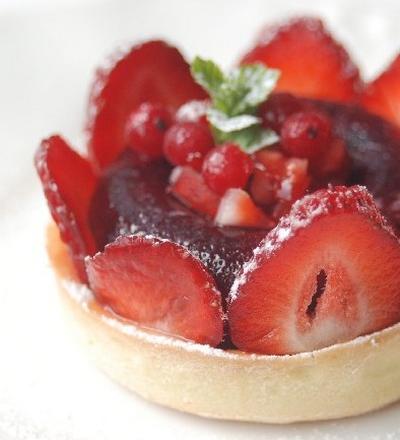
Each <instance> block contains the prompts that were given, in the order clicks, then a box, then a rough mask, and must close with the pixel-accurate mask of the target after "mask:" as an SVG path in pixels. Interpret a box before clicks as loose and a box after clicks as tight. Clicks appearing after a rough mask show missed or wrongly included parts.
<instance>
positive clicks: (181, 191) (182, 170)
mask: <svg viewBox="0 0 400 440" xmlns="http://www.w3.org/2000/svg"><path fill="white" fill-rule="evenodd" d="M169 191H170V192H171V193H172V194H173V195H174V196H175V197H176V198H177V199H179V200H180V201H181V202H182V203H183V204H184V205H186V206H187V207H188V208H191V209H193V210H194V211H197V212H201V213H202V214H206V215H208V216H210V217H214V216H215V214H216V213H217V209H218V206H219V202H220V197H219V195H218V194H216V193H215V192H214V191H213V190H211V189H210V188H209V187H208V185H207V184H206V183H205V182H204V179H203V176H202V175H201V174H200V173H198V172H197V171H195V170H194V169H193V168H191V167H189V166H183V167H175V168H174V169H173V170H172V173H171V176H170V186H169Z"/></svg>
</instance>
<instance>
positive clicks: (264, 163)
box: [254, 149, 286, 176]
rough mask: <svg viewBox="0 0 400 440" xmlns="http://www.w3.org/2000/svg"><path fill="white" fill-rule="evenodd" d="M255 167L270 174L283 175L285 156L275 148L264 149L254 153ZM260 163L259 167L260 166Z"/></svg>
mask: <svg viewBox="0 0 400 440" xmlns="http://www.w3.org/2000/svg"><path fill="white" fill-rule="evenodd" d="M254 160H255V162H256V168H258V169H261V170H262V171H268V172H269V173H271V174H276V175H278V176H283V175H284V174H285V170H286V157H285V156H284V155H283V154H282V153H281V152H280V151H276V150H269V149H264V150H261V151H258V152H257V153H255V155H254ZM260 165H261V167H260Z"/></svg>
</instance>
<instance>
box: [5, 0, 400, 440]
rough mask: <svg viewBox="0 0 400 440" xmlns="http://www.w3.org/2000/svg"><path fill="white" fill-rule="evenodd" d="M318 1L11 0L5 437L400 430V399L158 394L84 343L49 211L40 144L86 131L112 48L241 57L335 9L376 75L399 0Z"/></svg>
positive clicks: (385, 58)
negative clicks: (308, 412) (261, 413)
mask: <svg viewBox="0 0 400 440" xmlns="http://www.w3.org/2000/svg"><path fill="white" fill-rule="evenodd" d="M309 3H310V5H308V6H299V2H298V1H295V0H292V1H289V0H270V1H268V2H265V1H264V0H247V1H246V2H240V1H232V0H219V1H218V2H214V1H211V0H206V1H203V2H197V1H195V0H190V1H186V2H182V1H180V0H169V1H168V2H165V1H163V0H147V1H146V2H140V1H132V2H128V1H111V0H110V1H94V0H85V1H81V2H78V1H72V2H67V1H66V0H61V1H60V0H59V1H56V2H54V1H53V2H50V1H46V0H39V1H38V0H37V1H33V0H25V1H22V0H18V1H11V0H6V1H2V2H0V29H1V39H0V57H1V60H2V63H1V64H2V65H1V69H0V96H1V100H0V133H1V134H0V136H1V149H2V153H1V155H0V243H1V251H2V252H0V267H1V270H0V273H1V288H0V439H1V440H3V439H4V440H36V439H40V440H50V439H55V438H57V439H59V440H64V439H65V440H92V439H96V440H113V439H116V438H117V439H119V440H125V439H126V440H128V439H129V440H130V439H132V438H135V439H138V440H141V439H148V438H163V439H164V440H169V439H174V440H175V439H176V438H190V439H193V440H200V439H201V440H203V439H204V440H206V439H207V440H210V439H238V440H241V439H243V440H244V439H246V440H247V439H250V440H253V439H254V440H257V439H263V440H268V439H274V440H277V439H279V440H289V439H296V440H314V439H315V440H316V439H323V440H338V439H365V440H393V439H398V438H400V422H399V420H400V404H396V405H392V406H390V407H389V408H386V409H384V410H381V411H378V412H375V413H372V414H369V415H366V416H362V417H356V418H352V419H348V420H340V421H332V422H323V423H306V424H296V425H290V426H271V425H259V424H246V423H235V422H224V421H216V420H206V419H202V418H200V417H195V416H190V415H187V414H182V413H179V412H176V411H173V410H169V409H165V408H161V407H159V406H157V405H154V404H151V403H148V402H146V401H144V400H143V399H141V398H139V397H137V396H135V395H134V394H131V393H129V392H127V391H125V390H123V389H121V388H120V387H118V386H117V385H115V384H114V383H113V382H111V381H110V380H109V379H108V378H107V377H105V376H104V375H103V374H101V373H100V372H98V371H97V370H96V368H95V367H94V366H93V365H92V364H91V363H90V362H89V360H87V357H86V356H85V354H84V353H82V352H80V351H79V349H77V346H76V345H75V343H74V340H73V338H72V337H71V335H70V332H69V329H68V327H67V326H66V325H65V323H64V322H63V320H62V313H61V310H60V304H59V301H58V296H57V293H56V284H55V281H54V278H53V274H52V272H51V270H50V267H49V264H48V262H47V258H46V253H45V248H44V237H45V225H46V224H47V222H48V212H47V207H46V206H45V203H44V198H43V196H42V193H41V189H40V187H39V182H38V179H37V178H36V176H35V174H34V170H33V164H32V156H33V151H34V149H35V148H36V145H37V143H38V141H39V140H40V139H41V138H42V137H44V136H46V135H48V134H51V133H53V132H56V131H59V132H62V133H63V134H64V135H65V136H66V137H67V138H68V139H70V140H71V142H72V143H74V144H75V145H78V146H82V145H83V139H82V137H81V131H82V130H81V129H82V125H83V122H82V121H84V116H85V102H86V97H87V93H88V87H89V83H90V81H91V77H92V73H93V70H94V68H95V66H97V65H98V64H99V61H100V62H101V60H102V59H104V57H105V56H106V55H107V54H109V53H110V52H112V51H113V50H114V48H115V47H118V46H119V45H121V46H124V45H125V44H127V43H129V42H131V41H136V40H143V39H146V38H150V37H155V36H156V37H163V38H166V39H168V40H170V41H171V42H173V43H176V44H177V45H178V46H180V47H182V49H183V50H184V51H185V52H186V54H187V55H188V56H193V55H195V54H200V55H202V56H206V57H210V58H213V59H217V60H220V61H221V62H222V63H223V64H224V65H225V66H229V64H231V63H232V62H233V61H234V60H235V59H237V57H238V56H239V55H240V53H241V52H243V51H244V50H245V49H246V47H247V46H248V45H249V44H251V40H252V38H253V37H254V34H255V33H256V32H257V30H258V29H259V27H260V26H261V25H262V24H263V23H264V22H267V21H273V20H274V19H276V18H281V17H285V16H287V15H288V14H291V15H293V14H297V15H299V14H303V13H305V12H311V13H314V14H316V15H320V16H322V17H323V18H325V19H326V21H327V23H328V25H329V26H330V28H331V29H332V30H333V32H334V33H335V34H336V35H337V36H338V38H340V39H342V40H343V41H344V43H345V44H346V45H347V47H348V48H349V50H350V52H351V53H352V54H353V56H354V59H355V60H356V62H358V63H359V64H360V66H361V68H362V70H363V71H364V72H365V74H366V76H367V77H371V76H372V75H374V73H376V72H377V71H378V70H379V69H380V68H382V67H383V66H384V65H385V64H386V63H387V62H389V60H390V59H391V58H392V57H393V56H394V54H395V52H396V50H399V49H400V47H399V46H398V42H399V41H400V27H399V26H398V23H397V22H398V20H397V17H398V16H399V15H400V3H398V2H397V1H396V0H393V1H389V0H386V1H385V0H381V1H380V2H376V1H373V0H364V1H361V0H359V1H357V0H354V1H349V0H335V1H333V0H332V1H320V2H309ZM299 8H300V9H299ZM183 18H184V19H183ZM205 26H206V28H205Z"/></svg>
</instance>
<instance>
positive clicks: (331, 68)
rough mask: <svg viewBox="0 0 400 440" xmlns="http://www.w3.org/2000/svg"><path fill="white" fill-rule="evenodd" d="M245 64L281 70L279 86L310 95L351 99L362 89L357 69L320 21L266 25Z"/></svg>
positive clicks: (311, 19)
mask: <svg viewBox="0 0 400 440" xmlns="http://www.w3.org/2000/svg"><path fill="white" fill-rule="evenodd" d="M241 62H242V64H250V63H255V62H262V63H265V64H266V65H268V66H270V67H275V68H278V69H280V70H281V77H280V79H279V82H278V85H277V89H276V90H278V91H285V92H291V93H294V94H296V95H300V96H305V97H309V98H319V99H327V100H332V101H343V102H346V101H351V100H353V99H354V98H355V97H356V95H357V93H358V92H359V91H360V88H361V80H360V75H359V71H358V68H357V67H356V66H355V65H354V64H353V62H352V61H351V59H350V57H349V55H348V53H347V52H346V50H345V49H344V48H343V47H342V46H341V45H340V44H339V43H338V42H337V41H335V40H334V39H333V38H332V36H331V35H330V34H329V33H328V31H327V30H326V29H325V27H324V25H323V23H322V21H321V20H318V19H315V18H310V17H306V18H297V19H294V20H291V21H289V22H287V23H284V24H282V25H278V26H273V27H267V28H265V30H264V31H263V33H262V35H261V37H260V39H259V41H258V43H257V45H256V47H255V48H254V49H252V50H251V51H250V52H249V53H247V54H246V55H245V56H244V57H243V59H242V61H241Z"/></svg>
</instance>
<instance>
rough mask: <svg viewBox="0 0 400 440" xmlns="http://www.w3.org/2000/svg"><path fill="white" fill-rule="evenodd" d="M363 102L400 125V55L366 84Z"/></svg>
mask: <svg viewBox="0 0 400 440" xmlns="http://www.w3.org/2000/svg"><path fill="white" fill-rule="evenodd" d="M361 104H362V105H363V106H364V107H365V108H366V109H368V110H369V111H370V112H372V113H375V114H377V115H379V116H382V117H383V118H386V119H388V120H389V121H391V122H393V123H394V124H397V125H400V55H398V56H397V57H396V58H395V59H394V61H393V62H392V64H391V65H390V66H389V67H388V68H387V69H386V70H385V71H384V72H383V73H381V75H379V76H378V78H376V79H375V80H374V81H372V82H371V83H369V84H368V85H367V86H366V88H365V90H364V92H363V94H362V95H361Z"/></svg>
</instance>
